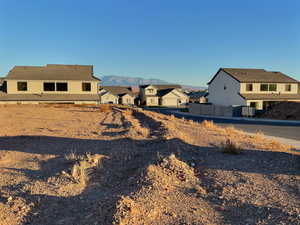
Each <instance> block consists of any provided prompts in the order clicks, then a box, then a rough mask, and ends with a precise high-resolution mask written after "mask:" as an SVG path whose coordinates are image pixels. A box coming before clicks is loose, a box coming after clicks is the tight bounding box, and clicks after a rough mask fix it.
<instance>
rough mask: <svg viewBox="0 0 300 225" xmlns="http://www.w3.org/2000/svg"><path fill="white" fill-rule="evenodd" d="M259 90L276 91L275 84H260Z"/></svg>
mask: <svg viewBox="0 0 300 225" xmlns="http://www.w3.org/2000/svg"><path fill="white" fill-rule="evenodd" d="M260 90H261V91H277V84H261V85H260Z"/></svg>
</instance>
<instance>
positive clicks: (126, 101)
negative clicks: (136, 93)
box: [122, 95, 134, 105]
mask: <svg viewBox="0 0 300 225" xmlns="http://www.w3.org/2000/svg"><path fill="white" fill-rule="evenodd" d="M122 104H123V105H129V104H134V97H132V96H130V95H124V96H122Z"/></svg>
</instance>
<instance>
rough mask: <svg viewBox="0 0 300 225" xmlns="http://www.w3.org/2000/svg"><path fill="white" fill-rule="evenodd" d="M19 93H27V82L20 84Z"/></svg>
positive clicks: (18, 84)
mask: <svg viewBox="0 0 300 225" xmlns="http://www.w3.org/2000/svg"><path fill="white" fill-rule="evenodd" d="M17 86H18V91H27V82H18V83H17Z"/></svg>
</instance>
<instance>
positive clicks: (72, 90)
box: [7, 80, 98, 94]
mask: <svg viewBox="0 0 300 225" xmlns="http://www.w3.org/2000/svg"><path fill="white" fill-rule="evenodd" d="M19 81H24V82H27V91H18V89H17V82H19ZM44 82H67V83H68V91H44V90H43V83H44ZM83 82H87V83H91V91H82V83H83ZM7 93H8V94H40V93H47V94H65V93H69V94H97V93H98V81H62V80H56V81H53V80H49V81H47V80H7Z"/></svg>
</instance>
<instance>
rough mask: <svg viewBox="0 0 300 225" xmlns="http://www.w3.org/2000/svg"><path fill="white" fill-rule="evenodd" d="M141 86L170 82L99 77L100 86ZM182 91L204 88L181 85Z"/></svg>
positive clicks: (150, 79) (152, 79)
mask: <svg viewBox="0 0 300 225" xmlns="http://www.w3.org/2000/svg"><path fill="white" fill-rule="evenodd" d="M143 84H171V83H170V82H167V81H164V80H160V79H154V78H149V79H145V78H141V77H127V76H117V75H109V76H103V77H101V83H100V85H101V86H139V85H143ZM182 87H183V88H184V89H188V90H203V89H206V87H197V86H190V85H182Z"/></svg>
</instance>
